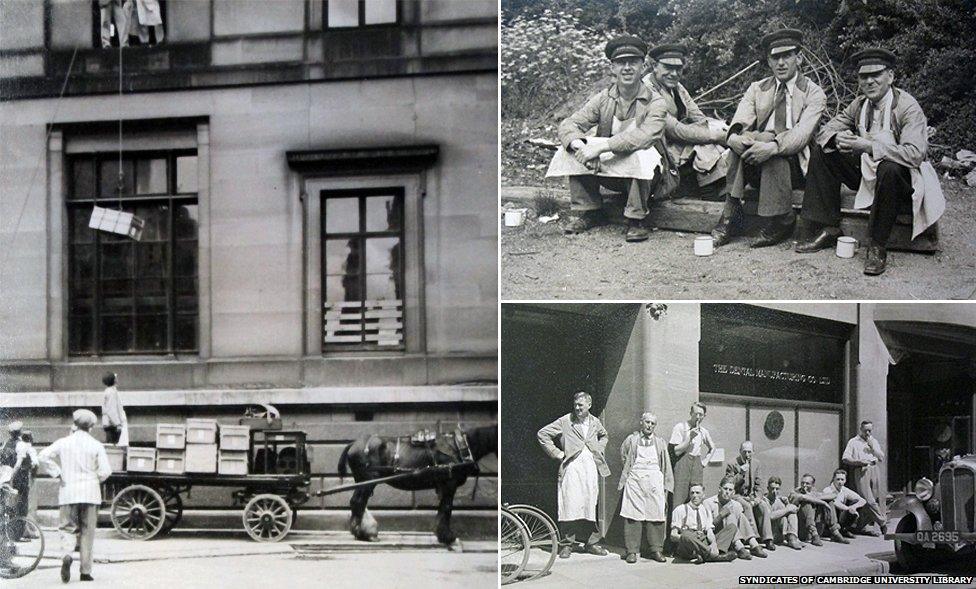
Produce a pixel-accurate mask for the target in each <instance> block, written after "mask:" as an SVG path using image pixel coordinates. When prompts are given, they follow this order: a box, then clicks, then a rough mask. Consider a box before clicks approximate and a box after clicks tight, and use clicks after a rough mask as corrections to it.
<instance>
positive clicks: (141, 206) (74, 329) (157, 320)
mask: <svg viewBox="0 0 976 589" xmlns="http://www.w3.org/2000/svg"><path fill="white" fill-rule="evenodd" d="M121 163H122V172H123V176H122V187H121V191H119V189H118V180H119V158H118V154H117V153H115V154H112V153H96V154H78V155H72V156H71V157H70V159H69V161H68V170H69V174H70V176H69V185H68V198H67V215H68V218H67V220H68V352H69V354H73V355H84V354H131V353H177V352H180V353H183V352H187V353H193V352H196V351H197V348H198V344H197V331H198V329H197V317H198V311H197V302H198V292H197V282H198V281H197V276H198V273H197V233H198V228H197V224H198V223H197V222H198V209H197V156H196V152H195V151H193V150H178V151H165V152H134V153H129V154H125V155H124V156H123V158H122V162H121ZM120 192H121V193H120ZM94 205H98V206H100V207H105V208H112V209H118V208H121V209H122V210H123V211H125V212H129V213H133V214H134V215H136V216H137V217H139V218H141V219H142V220H143V221H145V227H144V229H143V231H142V235H141V239H140V240H139V241H136V240H133V239H130V238H129V237H126V236H122V235H116V234H113V233H109V232H105V231H96V230H95V229H91V228H90V227H89V218H90V217H91V214H92V207H93V206H94ZM120 205H121V206H120Z"/></svg>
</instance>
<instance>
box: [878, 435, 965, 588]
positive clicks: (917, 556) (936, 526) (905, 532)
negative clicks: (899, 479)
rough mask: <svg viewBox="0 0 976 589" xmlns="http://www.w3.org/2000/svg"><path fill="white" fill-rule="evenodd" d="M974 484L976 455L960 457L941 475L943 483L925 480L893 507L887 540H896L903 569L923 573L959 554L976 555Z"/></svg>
mask: <svg viewBox="0 0 976 589" xmlns="http://www.w3.org/2000/svg"><path fill="white" fill-rule="evenodd" d="M974 483H976V454H969V455H966V456H956V457H954V458H953V459H952V460H951V461H950V462H947V463H946V464H944V465H943V466H942V468H941V469H940V470H939V480H938V483H933V482H932V481H930V480H928V479H926V478H923V479H921V480H919V481H918V482H917V483H915V492H914V493H909V494H907V495H906V496H904V497H902V498H900V499H898V500H896V501H895V502H894V503H892V504H891V506H890V511H891V520H889V522H888V530H889V533H887V534H885V539H886V540H894V541H895V555H896V556H897V557H898V563H899V564H901V566H902V567H904V568H905V569H906V570H908V571H915V570H920V569H921V568H923V567H925V566H926V565H929V564H934V563H935V562H936V561H939V560H943V559H946V558H949V557H950V556H952V555H955V554H963V553H971V552H976V522H974V506H973V501H974V494H976V490H974V489H976V485H974ZM899 515H900V516H901V517H900V518H899ZM891 530H894V532H893V533H891Z"/></svg>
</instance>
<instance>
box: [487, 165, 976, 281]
mask: <svg viewBox="0 0 976 589" xmlns="http://www.w3.org/2000/svg"><path fill="white" fill-rule="evenodd" d="M518 180H521V181H524V180H525V178H518ZM504 183H505V182H504V181H503V184H504ZM942 185H943V190H944V191H945V194H946V200H947V201H948V202H947V208H946V212H945V215H944V216H943V217H942V220H941V221H940V222H939V231H940V247H941V248H942V251H940V252H937V253H935V254H918V253H905V252H889V253H888V269H887V271H886V272H885V273H884V274H883V275H881V276H865V275H864V274H863V266H864V255H865V251H864V248H861V249H860V250H859V251H858V252H857V254H856V255H855V257H854V258H853V259H843V258H838V257H836V256H835V255H834V253H833V251H832V250H826V251H822V252H818V253H815V254H797V253H794V252H793V251H792V244H791V243H783V244H781V245H779V246H776V247H772V248H764V249H751V248H749V245H748V242H747V241H746V240H744V239H743V238H739V239H737V240H736V241H733V242H732V243H731V244H729V245H727V246H725V247H722V248H719V249H717V250H716V252H715V254H714V255H713V256H710V257H696V256H695V255H694V253H693V240H694V238H695V234H693V233H680V232H674V231H663V230H662V231H654V232H653V233H652V234H651V238H650V239H649V240H647V241H645V242H642V243H627V242H625V241H624V239H623V233H624V228H623V227H621V226H618V225H613V226H603V227H599V228H596V229H593V230H591V231H589V232H587V233H584V234H581V235H564V234H563V227H564V226H565V224H566V223H568V220H567V216H568V215H567V212H566V211H563V212H562V213H561V215H560V216H561V217H562V218H561V219H560V220H559V221H555V222H551V223H547V224H541V223H539V222H538V221H536V220H534V219H530V220H529V221H528V222H527V223H526V224H524V225H522V226H521V227H515V228H510V227H505V226H502V233H501V280H502V283H501V293H502V300H538V299H563V300H567V299H569V300H572V299H610V300H649V299H654V300H661V299H665V300H667V299H698V300H748V299H795V300H809V299H818V300H820V299H841V300H845V299H846V300H860V299H864V300H890V299H909V300H955V299H972V298H976V227H974V221H976V188H970V187H967V186H966V185H965V184H963V183H960V182H959V181H958V180H951V179H943V180H942ZM503 200H504V189H503Z"/></svg>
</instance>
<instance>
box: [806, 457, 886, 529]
mask: <svg viewBox="0 0 976 589" xmlns="http://www.w3.org/2000/svg"><path fill="white" fill-rule="evenodd" d="M846 483H847V471H846V470H844V469H843V468H838V469H837V470H835V471H834V480H832V481H831V482H830V485H828V486H827V487H825V488H824V490H823V491H822V492H821V493H820V498H821V499H823V500H824V501H827V502H831V503H833V506H834V509H835V510H836V512H837V524H838V525H839V526H840V533H841V534H842V535H843V536H844V537H845V538H853V537H854V531H855V530H857V531H863V526H865V525H867V524H873V523H874V524H878V526H879V527H880V526H883V525H884V521H883V520H880V519H877V518H878V517H880V516H879V515H878V512H877V511H876V510H874V509H871V508H869V507H867V501H865V500H864V497H861V496H860V495H858V494H857V493H856V492H855V491H854V490H853V489H851V488H850V487H847V486H846ZM869 535H871V536H877V535H878V534H877V533H876V532H875V533H869Z"/></svg>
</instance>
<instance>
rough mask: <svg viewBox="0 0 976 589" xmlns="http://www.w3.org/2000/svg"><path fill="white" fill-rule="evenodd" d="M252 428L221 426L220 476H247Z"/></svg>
mask: <svg viewBox="0 0 976 589" xmlns="http://www.w3.org/2000/svg"><path fill="white" fill-rule="evenodd" d="M250 429H251V428H250V427H248V426H246V425H222V426H220V464H219V466H218V471H217V472H218V473H220V474H237V475H243V474H247V452H248V449H249V444H250Z"/></svg>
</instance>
